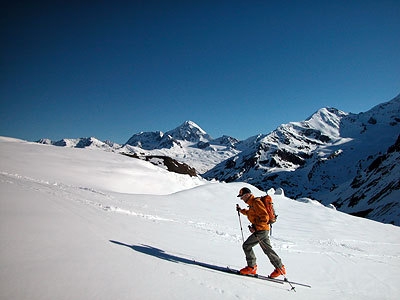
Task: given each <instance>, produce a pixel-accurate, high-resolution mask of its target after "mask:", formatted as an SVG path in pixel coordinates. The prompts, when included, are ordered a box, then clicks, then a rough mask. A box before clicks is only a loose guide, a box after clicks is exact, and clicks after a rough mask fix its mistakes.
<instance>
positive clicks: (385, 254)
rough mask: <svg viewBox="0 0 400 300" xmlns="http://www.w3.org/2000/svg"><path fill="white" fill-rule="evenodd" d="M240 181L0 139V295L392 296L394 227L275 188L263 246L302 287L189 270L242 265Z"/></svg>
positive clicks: (263, 262) (398, 254) (398, 263)
mask: <svg viewBox="0 0 400 300" xmlns="http://www.w3.org/2000/svg"><path fill="white" fill-rule="evenodd" d="M242 185H243V184H242V183H229V184H226V183H218V182H208V181H204V180H201V179H198V178H192V177H189V176H185V175H179V174H175V173H170V172H167V171H165V170H163V169H161V168H158V167H155V166H153V165H152V164H150V163H148V162H144V161H140V160H136V159H131V158H128V157H126V156H122V155H119V154H115V153H109V152H103V151H93V150H90V149H72V148H59V147H51V146H46V145H41V144H36V143H28V142H25V141H20V140H15V139H11V138H0V190H1V194H0V203H1V204H0V241H1V246H0V299H21V300H22V299H30V300H32V299H210V300H211V299H218V300H220V299H264V298H267V297H268V298H271V299H288V298H290V297H296V299H300V300H302V299H307V300H309V299H335V300H336V299H339V298H340V299H398V297H399V295H400V287H399V286H398V282H399V280H400V228H399V227H396V226H392V225H387V224H381V223H378V222H374V221H370V220H366V219H361V218H356V217H352V216H350V215H347V214H344V213H340V212H338V211H335V210H332V209H329V208H326V207H324V206H322V205H321V204H319V203H316V202H314V201H307V199H302V202H299V201H293V200H291V199H289V198H286V197H285V196H284V195H283V194H279V193H276V194H275V195H273V197H274V201H275V206H276V209H277V211H278V214H279V219H278V221H277V223H276V224H275V225H274V227H273V236H272V238H271V242H272V244H273V247H274V248H275V250H276V251H277V252H278V253H279V255H280V256H281V258H282V260H283V262H284V264H285V265H286V268H287V271H288V275H287V277H288V278H289V279H292V280H294V281H300V282H305V283H308V284H310V285H312V288H311V289H308V288H301V287H297V288H296V290H297V293H296V294H295V293H293V292H291V291H289V289H290V287H289V286H288V285H286V284H285V285H280V284H276V283H270V282H264V281H261V280H256V279H252V278H246V277H240V276H236V275H230V274H225V273H220V272H218V271H215V270H212V269H209V268H204V267H201V266H198V265H195V264H194V263H193V259H195V260H197V261H201V262H204V263H207V264H209V265H215V266H226V265H230V266H232V267H237V268H240V267H243V266H244V265H245V259H244V255H243V253H242V250H241V243H242V241H241V239H242V238H241V233H240V228H239V220H238V216H237V214H236V211H235V204H236V203H238V201H239V200H238V199H237V198H236V195H237V192H238V190H239V189H240V188H241V187H242ZM247 186H249V187H250V188H251V189H252V190H253V191H254V193H255V194H256V195H260V194H261V193H262V192H261V191H258V190H257V189H256V188H254V187H252V186H250V185H247ZM241 205H242V206H244V203H241ZM242 222H243V228H246V227H247V222H246V220H245V219H244V218H243V217H242ZM245 234H246V235H247V233H246V232H245ZM256 254H257V257H258V266H259V272H260V273H262V274H269V273H270V272H271V271H272V266H271V265H270V263H269V262H268V261H267V259H266V258H265V256H264V255H263V254H262V252H261V250H260V248H256Z"/></svg>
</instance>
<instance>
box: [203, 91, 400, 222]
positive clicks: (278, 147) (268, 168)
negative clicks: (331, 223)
mask: <svg viewBox="0 0 400 300" xmlns="http://www.w3.org/2000/svg"><path fill="white" fill-rule="evenodd" d="M399 134H400V96H398V97H396V98H395V99H393V100H391V101H389V102H387V103H383V104H381V105H378V106H376V107H374V108H372V109H371V110H369V111H368V112H365V113H360V114H348V113H345V112H343V111H340V110H337V109H334V108H323V109H320V110H319V111H317V112H316V113H315V114H313V115H312V116H311V117H310V118H308V119H307V120H305V121H303V122H293V123H289V124H284V125H281V126H280V127H279V128H277V129H276V130H275V131H273V132H272V133H270V134H267V135H260V136H256V137H252V138H250V139H249V140H248V144H250V145H251V147H249V148H247V149H246V151H242V152H240V153H239V154H237V155H235V156H233V157H231V158H230V159H228V160H226V161H224V162H222V163H220V164H219V165H217V166H216V167H214V168H213V169H211V170H209V171H208V172H206V173H205V174H203V176H204V177H205V178H209V179H210V178H217V179H218V180H224V181H227V182H232V181H246V182H249V183H251V184H253V185H255V186H257V187H259V188H260V189H263V190H267V189H268V188H269V187H271V186H279V187H282V188H284V190H285V191H286V192H287V194H288V195H290V196H292V197H296V198H297V197H309V198H313V199H317V200H319V201H321V202H322V203H324V204H325V205H327V204H330V203H333V204H335V205H336V206H337V207H338V209H340V210H341V211H344V212H347V213H352V214H355V215H360V216H364V217H367V218H371V219H374V220H378V221H382V222H390V223H394V224H396V225H400V201H399V199H400V192H399V188H400V169H399V167H398V165H399V162H400V161H399V150H398V148H399V147H398V138H399Z"/></svg>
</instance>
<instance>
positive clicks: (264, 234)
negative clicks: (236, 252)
mask: <svg viewBox="0 0 400 300" xmlns="http://www.w3.org/2000/svg"><path fill="white" fill-rule="evenodd" d="M268 235H269V231H268V230H262V231H256V232H254V233H253V234H252V235H250V236H249V237H248V238H247V240H246V241H245V242H244V243H243V250H244V253H245V255H246V261H247V265H248V266H249V267H254V266H255V265H256V264H257V258H256V255H255V254H254V251H253V247H254V246H255V245H257V244H258V243H260V246H261V248H262V250H263V251H264V253H265V254H266V255H267V256H268V259H269V261H270V262H271V264H272V265H273V266H274V267H275V268H281V267H282V261H281V259H280V257H279V256H278V254H276V252H275V251H274V250H273V249H272V247H271V243H270V241H269V236H268Z"/></svg>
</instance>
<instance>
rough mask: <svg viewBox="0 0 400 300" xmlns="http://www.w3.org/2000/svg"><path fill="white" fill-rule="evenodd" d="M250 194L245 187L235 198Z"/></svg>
mask: <svg viewBox="0 0 400 300" xmlns="http://www.w3.org/2000/svg"><path fill="white" fill-rule="evenodd" d="M250 193H251V191H250V189H249V188H247V187H244V188H241V189H240V191H239V195H237V196H238V197H242V196H243V195H244V194H250Z"/></svg>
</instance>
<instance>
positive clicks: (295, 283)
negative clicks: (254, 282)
mask: <svg viewBox="0 0 400 300" xmlns="http://www.w3.org/2000/svg"><path fill="white" fill-rule="evenodd" d="M227 269H228V270H229V271H230V272H231V273H233V274H238V275H241V276H247V277H254V278H258V279H262V280H267V281H272V282H276V283H281V284H284V283H290V284H292V285H298V286H304V287H308V288H311V285H308V284H305V283H300V282H294V281H291V280H288V279H287V278H285V279H278V278H271V277H268V276H265V275H260V274H255V275H242V274H240V272H239V270H236V269H232V268H230V267H227Z"/></svg>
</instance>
